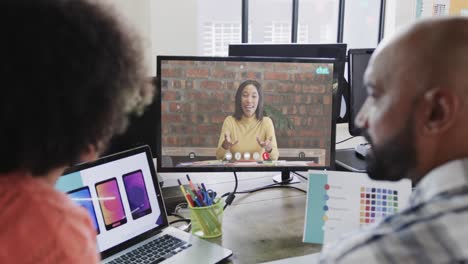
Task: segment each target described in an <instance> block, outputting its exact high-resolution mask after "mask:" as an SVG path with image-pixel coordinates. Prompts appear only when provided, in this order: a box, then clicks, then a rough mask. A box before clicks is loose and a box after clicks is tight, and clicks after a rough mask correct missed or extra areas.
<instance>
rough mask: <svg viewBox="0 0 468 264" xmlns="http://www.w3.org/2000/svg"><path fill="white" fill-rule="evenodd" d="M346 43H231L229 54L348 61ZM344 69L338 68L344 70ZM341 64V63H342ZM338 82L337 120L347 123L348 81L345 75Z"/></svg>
mask: <svg viewBox="0 0 468 264" xmlns="http://www.w3.org/2000/svg"><path fill="white" fill-rule="evenodd" d="M346 47H347V45H346V44H345V43H333V44H299V43H289V44H255V43H242V44H229V56H256V57H298V58H301V57H302V58H333V59H336V60H338V61H343V62H346ZM342 65H343V66H342V67H343V69H338V70H339V71H343V72H344V67H345V66H344V65H345V64H344V63H343V64H342ZM340 66H341V64H340ZM337 81H338V83H337V85H335V87H336V89H335V90H334V92H335V94H336V96H337V97H338V98H341V99H340V100H339V101H338V102H339V103H338V104H336V114H337V122H338V123H345V122H347V121H348V114H347V113H348V111H347V110H346V109H347V107H346V102H347V101H348V89H347V83H346V80H345V79H344V75H342V76H341V75H340V76H339V78H338V79H337Z"/></svg>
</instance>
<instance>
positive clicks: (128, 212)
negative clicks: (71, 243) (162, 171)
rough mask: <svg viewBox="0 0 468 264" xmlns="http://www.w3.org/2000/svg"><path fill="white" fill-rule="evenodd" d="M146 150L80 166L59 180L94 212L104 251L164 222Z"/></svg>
mask: <svg viewBox="0 0 468 264" xmlns="http://www.w3.org/2000/svg"><path fill="white" fill-rule="evenodd" d="M145 150H146V148H140V151H136V152H135V151H127V152H124V153H120V154H117V155H113V156H109V157H104V158H101V159H99V160H98V161H96V162H93V163H89V164H82V165H79V166H78V167H76V168H72V169H71V172H69V173H67V174H65V175H63V176H62V177H60V178H59V180H58V181H57V184H56V188H57V189H59V190H61V191H63V192H66V193H67V194H68V196H69V197H70V198H71V199H72V200H73V201H75V202H76V203H77V204H79V205H81V206H83V207H84V208H85V209H86V210H87V211H88V213H89V214H90V217H91V219H92V222H93V225H94V228H95V229H96V233H97V243H98V247H99V251H100V252H103V251H105V250H108V249H110V248H113V247H115V246H117V245H119V244H122V243H123V242H126V241H128V240H130V239H132V238H134V237H136V236H138V235H140V234H143V233H145V232H147V231H150V230H152V229H154V228H156V227H158V226H160V225H162V224H163V223H164V218H163V217H164V216H162V215H161V211H162V210H161V206H160V205H159V203H158V197H157V194H156V190H155V187H154V186H155V185H154V181H153V177H152V174H151V168H150V166H149V162H148V157H147V155H148V153H149V152H148V153H147V151H145ZM150 160H151V159H150Z"/></svg>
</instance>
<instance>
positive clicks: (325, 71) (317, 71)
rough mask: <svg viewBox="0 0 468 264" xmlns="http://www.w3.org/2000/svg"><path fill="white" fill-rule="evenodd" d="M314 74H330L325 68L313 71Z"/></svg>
mask: <svg viewBox="0 0 468 264" xmlns="http://www.w3.org/2000/svg"><path fill="white" fill-rule="evenodd" d="M315 73H317V74H330V71H329V70H328V68H327V67H318V68H317V70H315Z"/></svg>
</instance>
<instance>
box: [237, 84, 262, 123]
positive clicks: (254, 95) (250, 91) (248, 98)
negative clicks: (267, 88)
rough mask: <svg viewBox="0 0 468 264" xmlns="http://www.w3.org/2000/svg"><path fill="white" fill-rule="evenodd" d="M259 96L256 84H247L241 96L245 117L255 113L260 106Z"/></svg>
mask: <svg viewBox="0 0 468 264" xmlns="http://www.w3.org/2000/svg"><path fill="white" fill-rule="evenodd" d="M258 98H259V95H258V91H257V88H256V87H255V86H254V85H252V84H249V85H247V86H245V88H244V90H243V91H242V96H241V106H242V111H243V112H244V116H245V117H251V116H253V115H255V111H256V110H257V106H258Z"/></svg>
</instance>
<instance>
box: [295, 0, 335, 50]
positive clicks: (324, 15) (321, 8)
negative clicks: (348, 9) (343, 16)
mask: <svg viewBox="0 0 468 264" xmlns="http://www.w3.org/2000/svg"><path fill="white" fill-rule="evenodd" d="M338 6H339V1H338V0H300V1H299V18H298V21H299V25H298V35H297V42H299V43H336V40H337V35H338Z"/></svg>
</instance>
